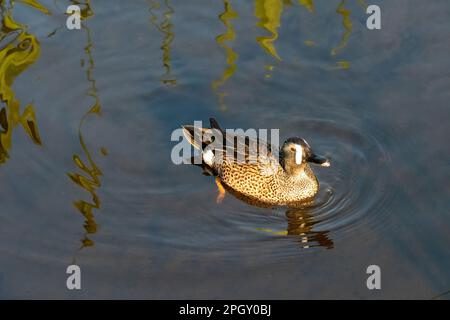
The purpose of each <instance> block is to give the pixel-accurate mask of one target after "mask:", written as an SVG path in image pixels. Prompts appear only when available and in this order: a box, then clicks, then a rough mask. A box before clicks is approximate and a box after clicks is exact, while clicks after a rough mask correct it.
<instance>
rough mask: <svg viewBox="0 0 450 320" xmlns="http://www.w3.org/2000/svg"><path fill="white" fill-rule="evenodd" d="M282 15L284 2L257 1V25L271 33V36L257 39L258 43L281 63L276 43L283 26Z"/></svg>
mask: <svg viewBox="0 0 450 320" xmlns="http://www.w3.org/2000/svg"><path fill="white" fill-rule="evenodd" d="M282 13H283V1H282V0H255V16H256V18H257V19H258V22H257V24H256V25H257V26H258V27H261V28H263V29H264V30H265V31H268V32H269V33H270V36H258V37H256V41H257V42H258V43H259V44H260V46H261V47H262V48H264V50H265V51H266V52H267V53H269V54H270V55H271V56H272V57H274V58H276V59H277V60H280V61H281V58H280V56H279V55H278V53H277V50H276V49H275V44H274V43H275V41H276V40H277V39H278V28H279V27H280V26H281V15H282Z"/></svg>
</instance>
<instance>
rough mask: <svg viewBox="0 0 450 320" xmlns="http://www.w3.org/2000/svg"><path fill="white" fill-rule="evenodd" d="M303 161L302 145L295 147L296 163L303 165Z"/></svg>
mask: <svg viewBox="0 0 450 320" xmlns="http://www.w3.org/2000/svg"><path fill="white" fill-rule="evenodd" d="M302 160H303V148H302V146H301V145H299V144H296V145H295V163H296V164H301V163H302Z"/></svg>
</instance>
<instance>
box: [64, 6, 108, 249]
mask: <svg viewBox="0 0 450 320" xmlns="http://www.w3.org/2000/svg"><path fill="white" fill-rule="evenodd" d="M86 8H88V9H87V10H85V11H84V12H85V13H86V15H84V16H83V19H86V18H88V17H91V16H93V12H92V10H91V9H90V3H89V2H87V3H86ZM87 13H89V14H87ZM82 28H83V30H85V31H86V36H87V45H86V47H85V49H84V50H85V53H86V57H87V68H86V77H87V80H88V82H89V83H90V88H89V90H88V92H87V95H88V96H90V97H92V98H94V104H93V105H92V106H91V107H90V109H89V111H88V112H86V113H85V115H84V116H83V117H82V119H81V121H80V124H79V126H78V139H79V141H80V146H81V149H82V150H83V152H84V156H85V158H86V159H87V162H85V161H83V160H82V158H81V156H80V155H78V154H74V155H73V156H72V158H73V162H74V163H75V165H76V167H77V168H78V169H80V170H81V171H82V172H83V173H77V172H68V173H67V174H68V176H69V177H70V179H71V180H72V181H73V182H74V183H75V184H76V185H77V186H79V187H81V188H83V189H84V190H86V191H87V192H89V193H90V195H91V197H92V199H91V201H92V202H89V201H86V200H83V199H80V200H77V201H74V202H73V204H74V206H75V208H77V210H78V211H79V212H80V213H81V214H82V215H83V217H84V218H85V223H84V229H85V234H84V237H83V239H81V243H82V248H83V247H90V246H93V245H94V242H93V241H92V239H90V238H89V235H91V234H95V233H96V232H97V230H98V225H97V223H96V221H95V215H94V212H93V210H94V209H96V210H98V209H100V205H101V203H100V198H99V197H98V195H97V189H98V188H100V187H101V181H100V176H102V171H101V170H100V168H99V167H98V166H97V164H96V163H95V161H94V159H93V157H92V155H91V152H90V151H89V149H88V147H87V145H86V142H85V141H84V138H83V133H82V127H83V123H84V122H85V121H86V119H88V118H89V117H90V116H92V115H98V116H99V115H101V105H100V99H99V97H98V94H97V86H96V82H95V79H94V78H93V71H94V67H95V63H94V59H93V57H92V52H91V50H92V37H91V31H90V29H89V28H88V27H87V26H85V25H82ZM84 64H85V63H84V61H83V62H82V65H81V67H84ZM101 154H103V155H107V151H106V150H105V149H104V148H101Z"/></svg>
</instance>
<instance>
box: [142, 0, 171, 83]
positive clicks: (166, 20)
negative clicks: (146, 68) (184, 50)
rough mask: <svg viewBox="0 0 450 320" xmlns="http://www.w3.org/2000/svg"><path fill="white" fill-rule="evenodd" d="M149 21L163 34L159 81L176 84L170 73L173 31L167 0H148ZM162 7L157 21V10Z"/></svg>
mask: <svg viewBox="0 0 450 320" xmlns="http://www.w3.org/2000/svg"><path fill="white" fill-rule="evenodd" d="M149 3H150V22H151V23H152V25H154V26H155V27H156V29H157V30H158V31H159V32H161V33H162V34H163V37H164V38H163V42H162V45H161V50H162V52H163V55H162V62H163V66H164V69H165V70H166V72H165V74H164V75H163V76H162V78H161V82H162V83H164V84H176V83H177V79H176V78H175V76H173V75H172V64H171V61H170V58H171V44H172V41H173V39H174V37H175V34H174V33H173V24H172V22H171V19H172V15H173V14H174V12H175V11H174V9H173V8H172V7H171V6H170V4H169V0H164V1H162V3H160V2H158V1H154V0H150V1H149ZM161 7H163V9H162V10H164V11H163V13H162V16H163V19H162V21H161V22H159V18H158V15H157V13H158V11H159V10H160V9H161Z"/></svg>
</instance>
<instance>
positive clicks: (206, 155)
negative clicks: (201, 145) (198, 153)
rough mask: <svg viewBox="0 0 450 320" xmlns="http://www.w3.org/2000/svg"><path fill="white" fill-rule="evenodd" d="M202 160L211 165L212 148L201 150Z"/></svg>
mask: <svg viewBox="0 0 450 320" xmlns="http://www.w3.org/2000/svg"><path fill="white" fill-rule="evenodd" d="M203 161H205V163H206V164H207V165H208V166H210V167H212V166H213V164H214V152H212V150H210V149H208V150H207V151H206V152H203Z"/></svg>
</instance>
